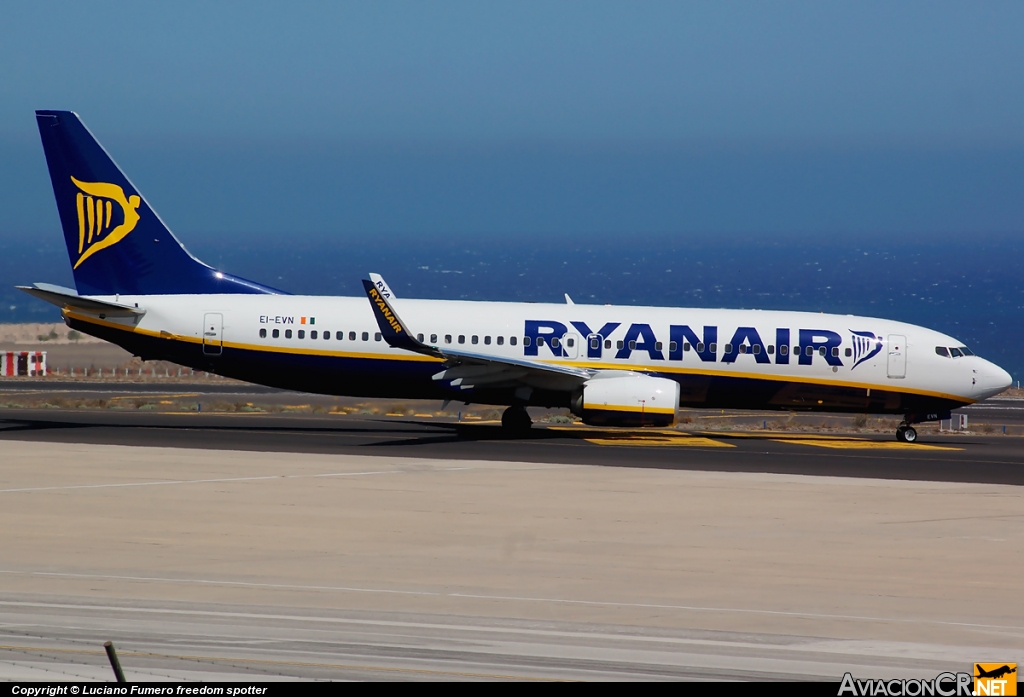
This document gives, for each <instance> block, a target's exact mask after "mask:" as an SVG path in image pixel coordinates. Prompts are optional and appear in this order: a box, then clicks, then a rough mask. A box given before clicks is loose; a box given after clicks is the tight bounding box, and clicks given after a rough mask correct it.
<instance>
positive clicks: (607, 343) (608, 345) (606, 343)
mask: <svg viewBox="0 0 1024 697" xmlns="http://www.w3.org/2000/svg"><path fill="white" fill-rule="evenodd" d="M604 347H605V348H606V349H610V348H611V347H612V340H611V339H605V340H604Z"/></svg>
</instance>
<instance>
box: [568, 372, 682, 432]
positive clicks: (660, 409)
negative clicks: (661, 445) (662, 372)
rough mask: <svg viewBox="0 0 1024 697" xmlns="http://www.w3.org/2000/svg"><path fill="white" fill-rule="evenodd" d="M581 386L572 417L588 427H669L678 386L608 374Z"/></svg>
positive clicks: (642, 377)
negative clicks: (575, 417) (576, 417)
mask: <svg viewBox="0 0 1024 697" xmlns="http://www.w3.org/2000/svg"><path fill="white" fill-rule="evenodd" d="M608 372H610V373H611V374H608V373H598V374H597V375H595V376H594V377H592V378H590V379H589V380H587V381H586V382H585V383H583V387H582V389H581V390H580V391H579V392H577V394H576V395H574V398H573V400H572V405H571V407H572V413H574V414H576V416H579V417H580V418H581V419H583V423H585V424H589V425H591V426H660V427H665V426H672V425H673V424H675V422H676V406H677V405H678V404H679V383H677V382H675V381H674V380H667V379H665V378H653V377H650V376H647V375H641V374H639V373H626V372H620V371H614V372H612V371H608Z"/></svg>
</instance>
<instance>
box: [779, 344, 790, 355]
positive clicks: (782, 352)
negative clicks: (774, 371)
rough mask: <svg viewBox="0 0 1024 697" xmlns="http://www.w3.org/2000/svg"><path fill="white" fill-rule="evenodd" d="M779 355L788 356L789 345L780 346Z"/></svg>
mask: <svg viewBox="0 0 1024 697" xmlns="http://www.w3.org/2000/svg"><path fill="white" fill-rule="evenodd" d="M779 355H780V356H788V355H789V346H780V347H779Z"/></svg>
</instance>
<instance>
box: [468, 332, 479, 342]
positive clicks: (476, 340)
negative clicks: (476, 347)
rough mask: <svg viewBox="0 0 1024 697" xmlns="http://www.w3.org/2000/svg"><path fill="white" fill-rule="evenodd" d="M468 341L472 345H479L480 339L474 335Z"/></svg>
mask: <svg viewBox="0 0 1024 697" xmlns="http://www.w3.org/2000/svg"><path fill="white" fill-rule="evenodd" d="M470 341H471V342H472V343H474V344H479V343H480V337H478V336H477V335H476V334H474V335H473V336H472V337H470Z"/></svg>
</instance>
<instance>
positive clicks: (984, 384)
mask: <svg viewBox="0 0 1024 697" xmlns="http://www.w3.org/2000/svg"><path fill="white" fill-rule="evenodd" d="M1012 384H1013V378H1011V377H1010V374H1009V373H1008V372H1006V371H1005V370H1003V369H1002V368H1000V367H999V366H997V365H996V364H995V363H990V362H989V361H985V363H984V365H982V367H981V370H979V371H978V386H979V387H980V388H981V389H982V391H984V392H985V393H986V394H988V395H989V396H992V395H996V394H999V393H1000V392H1002V391H1003V390H1005V389H1006V388H1008V387H1009V386H1010V385H1012Z"/></svg>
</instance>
